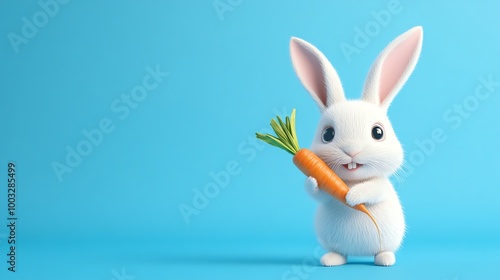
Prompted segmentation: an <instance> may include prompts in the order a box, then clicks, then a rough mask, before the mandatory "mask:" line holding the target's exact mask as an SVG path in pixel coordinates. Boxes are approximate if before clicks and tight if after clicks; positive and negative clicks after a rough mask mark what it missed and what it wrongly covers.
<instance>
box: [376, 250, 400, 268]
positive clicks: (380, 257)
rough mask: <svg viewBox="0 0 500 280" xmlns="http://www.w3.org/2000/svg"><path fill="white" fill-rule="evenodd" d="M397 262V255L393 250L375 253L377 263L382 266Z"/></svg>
mask: <svg viewBox="0 0 500 280" xmlns="http://www.w3.org/2000/svg"><path fill="white" fill-rule="evenodd" d="M394 263H396V256H394V253H393V252H389V251H384V252H380V253H378V254H376V255H375V264H376V265H380V266H391V265H393V264H394Z"/></svg>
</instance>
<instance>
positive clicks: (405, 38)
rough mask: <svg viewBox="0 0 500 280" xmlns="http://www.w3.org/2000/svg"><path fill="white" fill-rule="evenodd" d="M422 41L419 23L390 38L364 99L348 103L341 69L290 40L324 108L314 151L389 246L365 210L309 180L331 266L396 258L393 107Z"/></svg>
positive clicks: (400, 220) (399, 152)
mask: <svg viewBox="0 0 500 280" xmlns="http://www.w3.org/2000/svg"><path fill="white" fill-rule="evenodd" d="M422 39H423V31H422V27H420V26H418V27H414V28H412V29H410V30H408V31H407V32H405V33H404V34H402V35H400V36H399V37H398V38H396V39H395V40H394V41H393V42H391V43H390V44H389V45H388V46H387V47H386V48H385V49H384V50H383V51H382V52H381V53H380V55H379V56H378V58H377V59H376V60H375V62H374V64H373V66H372V68H371V70H370V72H369V74H368V78H367V81H366V83H365V87H364V90H363V95H362V98H361V100H346V98H345V96H344V91H343V89H342V85H341V83H340V80H339V77H338V76H337V72H336V71H335V69H334V68H333V67H332V65H331V64H330V62H329V61H328V60H327V58H326V57H325V56H324V55H323V54H322V53H321V52H320V51H319V50H318V49H317V48H316V47H314V46H313V45H311V44H309V43H308V42H306V41H304V40H301V39H299V38H292V39H291V41H290V53H291V58H292V62H293V66H294V68H295V71H296V72H297V75H298V77H299V78H300V80H301V81H302V83H303V85H304V86H305V88H306V89H307V90H308V91H309V93H310V94H311V96H312V97H313V99H314V100H315V101H316V103H317V104H318V106H319V109H320V111H321V113H322V115H321V120H320V122H319V125H318V128H317V131H316V134H315V137H314V140H313V142H312V145H311V147H310V149H311V150H312V151H313V152H314V153H315V154H317V155H318V156H319V157H320V158H321V159H322V160H324V161H325V162H326V163H327V164H328V165H329V166H330V167H331V168H332V170H333V171H335V173H336V174H337V175H339V176H340V177H341V178H342V179H343V180H344V182H345V183H346V184H347V185H348V186H349V192H348V193H347V197H346V200H347V204H349V205H351V206H354V205H357V204H361V203H364V204H365V205H366V207H367V208H368V210H369V211H370V212H371V213H372V215H373V216H374V217H375V219H376V221H377V222H378V224H379V226H380V231H381V238H382V248H380V243H379V239H378V235H377V231H376V228H375V226H374V224H373V222H372V221H371V220H370V219H369V218H368V216H367V215H366V214H364V213H362V212H359V211H356V210H354V209H352V208H350V207H347V206H346V205H344V204H342V203H341V202H339V201H338V200H336V199H334V198H333V197H331V196H330V195H328V194H327V193H325V192H323V191H322V190H320V189H318V186H317V182H316V180H315V179H314V178H312V177H309V178H308V179H307V180H306V190H307V192H308V193H309V194H310V195H311V196H312V197H313V198H315V199H316V200H317V201H319V202H320V204H319V208H318V211H317V214H316V220H315V228H316V233H317V236H318V240H319V242H320V244H321V245H322V246H323V247H324V248H325V249H326V250H327V251H328V253H326V254H325V255H323V257H322V258H321V263H322V264H323V265H325V266H335V265H342V264H345V263H346V261H347V256H348V255H353V256H375V264H377V265H382V266H390V265H393V264H394V263H395V262H396V258H395V256H394V252H395V251H396V250H397V249H398V248H399V246H400V245H401V242H402V239H403V236H404V233H405V220H404V215H403V210H402V208H401V204H400V202H399V198H398V195H397V193H396V191H395V190H394V188H393V186H392V184H391V182H390V181H389V179H388V177H389V176H391V175H392V174H394V173H395V172H396V171H397V170H398V168H400V166H401V164H402V163H403V149H402V147H401V144H400V143H399V141H398V139H397V138H396V134H395V133H394V131H393V129H392V126H391V123H390V122H389V119H388V117H387V109H388V107H389V104H390V103H391V101H392V100H393V98H394V97H395V96H396V94H397V93H398V91H399V90H400V89H401V87H402V86H403V84H404V83H405V82H406V80H407V79H408V77H409V76H410V74H411V72H412V71H413V68H414V67H415V65H416V63H417V60H418V57H419V55H420V50H421V47H422Z"/></svg>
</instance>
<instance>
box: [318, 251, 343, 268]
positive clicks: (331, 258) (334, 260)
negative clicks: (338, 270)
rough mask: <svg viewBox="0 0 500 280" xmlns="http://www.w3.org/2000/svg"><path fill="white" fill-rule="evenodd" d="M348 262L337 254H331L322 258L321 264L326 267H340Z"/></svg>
mask: <svg viewBox="0 0 500 280" xmlns="http://www.w3.org/2000/svg"><path fill="white" fill-rule="evenodd" d="M346 262H347V258H346V257H345V256H342V255H340V254H337V253H335V252H329V253H326V254H324V255H323V256H322V257H321V264H322V265H324V266H338V265H343V264H345V263H346Z"/></svg>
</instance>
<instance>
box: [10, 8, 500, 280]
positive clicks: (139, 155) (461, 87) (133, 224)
mask: <svg viewBox="0 0 500 280" xmlns="http://www.w3.org/2000/svg"><path fill="white" fill-rule="evenodd" d="M48 1H49V0H41V2H42V3H46V2H48ZM220 2H221V3H225V4H227V5H229V6H230V7H231V8H230V9H229V10H226V11H225V12H223V13H221V14H218V12H217V10H216V9H215V8H214V2H213V1H130V0H128V1H69V2H68V3H67V4H65V5H62V4H61V5H59V10H58V11H57V13H55V15H54V16H53V17H50V18H49V19H48V22H47V24H46V25H44V26H43V27H41V28H38V31H37V32H36V34H35V35H34V36H33V37H32V38H29V39H28V42H27V43H26V44H21V45H19V46H18V52H17V53H16V52H15V50H14V48H13V46H12V44H11V43H10V41H9V37H8V34H9V32H14V33H16V34H18V35H21V34H22V33H21V28H22V27H23V24H24V22H23V20H22V18H23V17H26V18H27V19H28V20H29V21H31V22H32V21H33V15H34V14H35V13H37V12H38V11H41V10H42V8H41V6H40V5H39V4H37V3H35V2H34V1H24V2H19V1H3V2H2V3H1V4H0V21H1V24H0V33H1V34H2V36H3V39H2V40H0V49H1V51H0V94H1V102H0V116H1V117H0V128H1V135H2V137H1V140H0V141H1V142H0V151H1V154H0V159H1V160H0V165H1V166H4V167H3V171H0V182H3V183H2V185H3V186H4V187H2V189H3V191H1V192H0V218H1V219H2V222H1V224H4V222H5V223H6V217H7V202H6V201H7V198H6V194H7V191H6V183H5V182H6V181H7V174H6V173H7V167H6V166H7V163H8V162H9V161H13V162H15V163H16V165H17V178H18V193H17V195H18V205H17V216H18V218H19V220H18V228H17V242H18V247H17V248H18V249H17V250H18V251H17V254H18V257H17V261H18V262H17V270H18V272H16V273H10V272H8V271H7V263H6V262H5V261H6V259H7V257H6V256H5V254H7V248H8V246H7V243H6V241H7V240H6V237H7V228H6V227H5V226H1V227H0V252H1V255H0V256H1V257H0V275H2V277H1V278H2V279H117V280H119V279H127V277H124V276H123V275H129V276H134V277H135V279H137V280H142V279H193V278H195V277H196V278H197V279H214V278H227V279H235V278H237V279H306V276H307V277H309V279H327V278H328V279H333V278H335V279H343V278H347V277H349V278H350V279H361V278H363V279H366V277H368V276H372V277H374V278H381V277H385V279H423V278H425V279H478V278H479V277H489V278H495V275H497V274H498V272H497V270H496V269H495V265H496V263H494V259H498V253H499V249H500V238H499V237H498V236H500V221H499V219H498V213H499V210H500V206H499V204H498V197H499V195H500V188H498V182H499V180H500V172H498V171H497V169H498V163H497V158H498V155H499V154H498V149H497V148H496V143H499V140H500V133H499V132H498V129H497V125H495V123H496V121H495V120H496V119H497V118H498V113H497V112H498V108H499V106H500V96H498V95H500V87H498V86H497V87H496V88H495V91H494V92H493V93H491V96H490V97H489V98H487V99H486V100H481V101H480V102H479V103H478V104H477V108H473V109H471V110H470V112H469V115H468V116H467V117H460V119H461V123H460V125H458V124H456V123H455V122H454V121H453V122H451V121H450V120H447V119H445V118H444V117H443V114H445V113H446V112H447V111H448V110H453V106H454V104H462V103H463V102H464V101H466V102H472V103H469V105H468V106H469V107H468V108H469V109H470V108H471V107H470V106H471V105H470V104H472V105H474V104H473V99H474V97H473V94H474V91H475V89H476V87H477V86H478V85H479V84H480V81H479V78H480V77H488V76H490V75H491V77H492V80H494V81H500V64H499V61H500V52H499V51H498V50H499V49H500V38H499V35H498V34H499V33H498V30H500V21H499V20H498V17H499V11H500V3H498V2H496V1H481V2H480V3H479V2H473V1H460V2H457V1H434V2H432V3H431V2H423V1H406V0H401V1H399V3H400V4H399V5H400V9H401V10H400V12H399V13H397V14H392V15H391V19H390V20H389V21H388V23H387V24H384V25H386V26H381V27H380V30H379V31H378V32H374V34H373V36H371V37H370V41H369V43H368V44H367V46H364V47H362V48H360V49H359V53H356V54H353V55H352V56H351V57H350V59H348V58H347V57H346V56H345V55H344V54H343V52H342V50H341V48H340V45H341V44H342V43H343V42H345V43H347V44H351V45H354V36H355V28H360V29H364V28H365V27H366V26H367V25H370V24H371V22H374V20H375V19H374V16H373V14H372V13H371V12H378V11H380V10H383V9H384V10H386V9H387V6H388V3H389V2H391V1H385V0H384V1H361V3H354V2H351V3H340V1H336V2H338V3H334V1H313V2H311V1H292V2H287V3H286V4H285V2H284V1H236V0H234V1H226V0H221V1H220ZM416 25H422V26H423V28H424V43H423V50H422V54H421V58H420V61H419V63H418V65H417V67H416V69H415V72H414V73H413V75H412V76H411V78H410V80H409V81H408V82H407V84H406V86H405V87H404V88H403V89H402V91H401V93H400V94H399V95H398V96H397V98H396V99H395V101H394V103H393V105H392V106H391V108H390V111H389V115H390V118H391V120H392V122H393V126H394V129H395V131H396V132H397V134H398V137H399V138H400V141H401V143H402V144H403V146H404V148H405V151H406V160H407V161H408V162H409V163H410V164H412V163H413V164H412V166H413V168H412V171H407V172H403V173H400V175H401V180H396V179H394V182H395V186H396V190H397V191H398V193H399V195H400V198H401V201H402V204H403V205H404V209H405V213H406V218H407V224H408V232H407V236H406V238H405V242H404V246H403V248H402V249H401V250H400V251H399V253H398V254H397V258H398V259H397V264H396V265H395V266H394V267H391V268H381V267H375V266H372V265H371V259H370V258H357V259H352V262H353V263H351V264H349V265H346V266H343V267H337V268H323V267H318V266H317V265H318V262H317V256H316V255H317V253H315V252H318V251H317V246H318V245H317V243H316V241H315V235H314V231H313V217H314V212H315V207H316V204H315V203H314V202H313V201H312V200H311V199H310V198H309V197H308V196H307V195H306V194H305V192H304V190H303V181H304V176H303V175H302V174H301V173H300V172H298V171H297V170H296V168H295V167H294V166H293V164H291V161H290V160H291V158H290V156H289V155H288V154H287V153H284V152H282V151H280V150H278V149H275V148H269V147H267V146H263V145H261V144H258V146H253V144H252V142H250V141H251V140H252V139H253V137H254V136H253V135H254V133H255V132H256V131H260V130H262V129H265V128H267V124H268V122H269V120H270V119H271V118H272V117H274V116H275V115H276V114H281V115H283V114H289V113H290V111H291V109H292V108H297V118H298V120H297V130H298V132H299V140H300V142H301V144H302V146H308V145H309V143H310V141H311V139H312V136H313V133H314V131H315V127H316V123H317V121H318V118H319V113H318V110H317V108H316V105H315V104H314V102H313V101H312V99H310V97H309V95H308V94H307V93H306V91H305V90H304V89H303V87H302V86H301V84H300V82H299V80H298V79H297V77H296V75H295V73H294V71H293V69H292V66H291V63H290V58H289V50H288V44H289V39H290V37H291V36H297V37H300V38H303V39H305V40H307V41H309V42H311V43H313V44H314V45H316V46H317V47H318V48H319V49H320V50H322V51H323V52H324V53H325V55H326V56H327V57H328V58H329V59H330V61H331V62H332V64H333V65H334V66H335V68H336V69H337V71H338V72H339V75H340V77H341V79H342V81H343V85H344V89H345V91H346V95H347V96H348V97H349V98H358V96H359V94H360V92H361V90H362V85H363V83H364V78H365V76H366V73H367V71H368V69H369V67H370V65H371V63H372V61H373V60H374V59H375V57H376V56H377V54H378V53H379V52H380V51H381V50H382V49H383V47H384V46H385V45H386V44H388V43H389V42H390V41H391V40H392V39H394V38H395V37H396V36H397V35H399V34H401V33H403V32H404V31H406V30H407V29H409V28H411V27H413V26H416ZM378 26H380V25H378ZM157 65H158V66H159V68H160V69H161V71H164V72H168V73H169V75H168V77H165V78H164V79H163V80H162V82H161V83H159V84H158V86H157V87H156V88H155V89H153V90H151V91H150V92H148V95H147V97H146V98H145V99H144V100H143V101H141V102H139V103H138V105H137V107H136V108H134V109H132V110H130V114H129V115H128V116H127V117H126V118H124V119H123V120H122V119H120V114H118V113H116V112H114V111H113V110H112V109H111V106H112V103H113V102H114V101H115V100H117V99H118V100H119V98H120V96H121V95H122V94H125V95H129V94H130V93H131V90H132V88H134V87H135V86H138V85H141V84H142V79H143V77H145V76H146V75H147V74H148V72H147V71H146V70H145V68H146V67H148V66H150V67H152V68H155V67H156V66H157ZM471 100H472V101H471ZM476 100H477V99H476ZM453 115H454V116H455V117H456V116H457V114H456V113H453ZM104 118H108V119H110V120H111V121H112V123H113V125H114V127H115V129H114V130H113V131H112V132H111V133H107V134H104V137H103V139H102V142H101V143H99V145H97V146H94V147H93V149H92V152H90V154H89V155H88V156H85V157H83V159H82V161H81V163H80V164H78V165H77V166H76V167H75V168H74V169H73V171H72V172H71V173H65V174H64V175H63V176H62V181H60V180H58V177H57V176H56V173H55V172H54V170H53V166H52V165H53V162H55V161H57V162H60V163H65V157H66V154H67V151H66V147H67V146H70V147H72V148H73V149H76V147H77V145H78V143H80V142H81V141H83V140H85V139H86V138H85V136H84V135H83V134H82V130H92V129H96V128H98V126H99V122H100V121H101V120H102V119H104ZM435 129H442V131H443V132H444V133H445V135H446V140H445V141H444V142H442V143H437V142H434V146H435V147H434V148H433V149H432V151H430V152H428V153H427V154H424V153H423V152H424V151H423V150H422V148H421V147H419V145H418V144H417V142H419V141H420V142H422V141H424V139H430V138H431V137H432V131H433V130H435ZM412 154H413V155H414V157H415V158H414V159H418V160H417V161H413V162H412V161H411V159H410V156H411V155H412ZM418 155H420V156H421V157H418ZM422 155H423V156H422ZM228 163H230V164H237V165H238V166H237V167H238V168H237V169H238V171H239V173H238V174H237V175H234V176H230V177H229V183H228V185H227V186H226V187H225V188H221V189H220V191H219V193H218V194H217V195H216V196H215V197H214V198H210V199H209V203H208V206H206V207H205V208H204V209H201V210H200V212H199V213H198V215H193V216H191V217H190V223H189V224H187V223H186V222H185V220H184V219H183V217H182V215H181V213H180V211H179V205H181V204H185V205H192V200H193V197H194V192H193V190H201V191H203V188H204V187H205V186H206V185H207V184H209V183H211V182H214V179H213V178H212V177H211V176H210V173H211V172H214V173H218V172H221V171H223V170H225V169H226V167H227V164H228ZM320 252H322V251H320ZM297 267H298V268H299V269H301V271H302V273H304V272H303V271H306V273H305V274H293V275H295V276H293V275H292V272H291V271H292V270H293V271H295V269H297ZM122 269H123V270H122ZM293 273H295V272H293ZM120 274H123V275H121V276H120ZM292 276H293V277H295V278H293V277H292Z"/></svg>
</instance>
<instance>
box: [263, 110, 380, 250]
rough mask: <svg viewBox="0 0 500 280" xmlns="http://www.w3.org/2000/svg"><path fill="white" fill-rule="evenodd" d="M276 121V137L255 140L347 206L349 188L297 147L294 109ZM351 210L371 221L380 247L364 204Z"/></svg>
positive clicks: (274, 126) (324, 166) (312, 155)
mask: <svg viewBox="0 0 500 280" xmlns="http://www.w3.org/2000/svg"><path fill="white" fill-rule="evenodd" d="M277 119H278V122H276V121H275V120H271V127H272V128H273V130H274V132H275V133H276V136H273V135H270V134H261V133H257V134H256V135H257V138H258V139H260V140H263V141H265V142H267V143H269V144H271V145H273V146H276V147H279V148H281V149H284V150H285V151H287V152H289V153H290V154H292V155H293V163H294V164H295V165H296V166H297V167H298V168H299V169H300V171H302V173H304V174H305V175H306V176H308V177H313V178H315V179H316V181H317V183H318V187H319V188H320V189H322V190H323V191H325V192H327V193H329V194H330V195H332V196H333V197H335V198H336V199H338V200H339V201H340V202H342V203H344V204H345V205H347V203H346V195H347V193H348V192H349V187H348V186H347V185H346V184H345V183H344V181H342V179H340V177H339V176H338V175H337V174H335V172H333V170H332V169H331V168H330V167H329V166H328V165H327V164H326V163H325V162H324V161H323V160H322V159H321V158H319V157H318V156H317V155H316V154H315V153H313V152H312V151H310V150H308V149H304V148H302V149H301V148H300V147H299V143H298V140H297V134H296V132H295V109H293V111H292V115H291V117H290V118H288V117H286V121H285V122H283V121H282V120H281V118H280V117H277ZM347 206H349V205H347ZM349 207H351V206H349ZM351 208H353V209H356V210H358V211H361V212H363V213H365V214H366V215H368V217H369V218H370V219H371V220H372V221H373V223H374V224H375V227H376V228H377V233H378V238H379V243H380V247H382V241H381V235H380V228H379V226H378V224H377V221H376V220H375V218H374V217H373V216H372V214H371V213H370V211H368V209H367V208H366V206H365V205H364V204H358V205H356V206H354V207H351Z"/></svg>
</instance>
